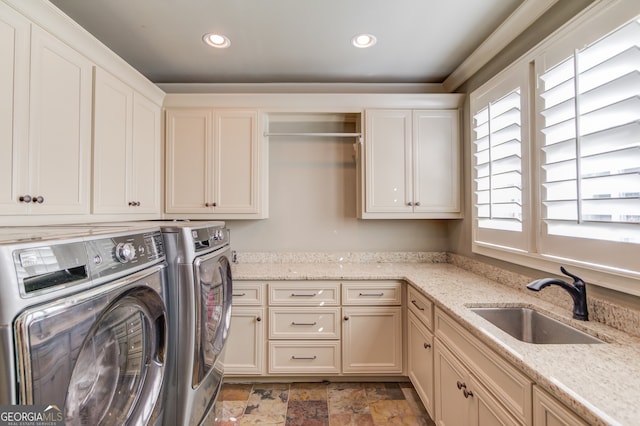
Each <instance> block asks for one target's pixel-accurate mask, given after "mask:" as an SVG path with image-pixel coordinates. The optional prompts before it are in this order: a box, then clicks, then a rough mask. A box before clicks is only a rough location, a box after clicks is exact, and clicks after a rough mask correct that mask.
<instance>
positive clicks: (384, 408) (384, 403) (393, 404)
mask: <svg viewBox="0 0 640 426" xmlns="http://www.w3.org/2000/svg"><path fill="white" fill-rule="evenodd" d="M370 406H371V416H372V417H373V422H374V424H376V425H417V424H418V419H417V417H416V415H415V414H414V413H413V410H412V409H411V407H410V406H409V403H408V402H407V401H406V400H402V401H397V400H380V401H373V402H371V404H370Z"/></svg>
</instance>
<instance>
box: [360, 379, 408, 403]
mask: <svg viewBox="0 0 640 426" xmlns="http://www.w3.org/2000/svg"><path fill="white" fill-rule="evenodd" d="M364 389H365V391H366V394H367V399H368V400H369V401H379V400H386V399H391V400H403V399H405V396H404V393H403V392H402V389H401V388H400V385H399V384H398V383H365V384H364Z"/></svg>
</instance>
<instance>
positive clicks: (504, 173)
mask: <svg viewBox="0 0 640 426" xmlns="http://www.w3.org/2000/svg"><path fill="white" fill-rule="evenodd" d="M509 75H510V77H505V78H500V79H498V80H497V81H496V83H497V84H495V85H492V84H490V85H488V86H487V87H486V88H485V90H484V91H483V92H482V93H481V94H477V93H476V95H477V96H474V97H472V110H473V111H475V113H474V114H473V117H472V140H473V147H474V150H473V163H474V170H473V185H474V196H475V199H474V212H475V218H474V220H475V226H474V230H475V239H476V241H482V242H485V243H488V244H495V245H499V246H502V247H508V248H511V249H518V250H525V249H526V248H527V239H526V238H525V234H524V228H523V221H525V220H528V216H529V215H528V214H527V209H528V206H527V201H528V197H527V195H526V193H525V192H524V191H523V188H526V185H527V177H526V175H525V172H526V170H528V168H527V166H526V161H527V159H528V156H527V150H528V146H529V144H528V137H527V135H528V126H527V121H526V119H525V116H524V114H523V107H525V108H526V101H527V99H528V94H527V93H528V89H527V84H526V79H523V78H522V76H523V75H526V69H514V70H509Z"/></svg>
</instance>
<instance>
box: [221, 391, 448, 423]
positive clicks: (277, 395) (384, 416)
mask: <svg viewBox="0 0 640 426" xmlns="http://www.w3.org/2000/svg"><path fill="white" fill-rule="evenodd" d="M215 410H216V420H215V423H214V425H215V426H231V425H283V426H294V425H305V426H316V425H330V426H347V425H354V426H370V425H371V426H377V425H385V426H386V425H427V426H435V423H434V422H433V420H431V418H430V417H429V414H428V413H427V412H426V410H425V408H424V406H423V405H422V403H421V402H420V399H419V398H418V395H417V394H416V391H415V389H414V388H413V387H412V386H411V383H408V382H406V383H346V382H345V383H342V382H335V383H334V382H322V383H291V384H289V383H275V384H274V383H269V384H253V385H252V384H229V383H225V384H224V385H223V387H222V391H221V392H220V394H219V395H218V400H217V402H216V407H215Z"/></svg>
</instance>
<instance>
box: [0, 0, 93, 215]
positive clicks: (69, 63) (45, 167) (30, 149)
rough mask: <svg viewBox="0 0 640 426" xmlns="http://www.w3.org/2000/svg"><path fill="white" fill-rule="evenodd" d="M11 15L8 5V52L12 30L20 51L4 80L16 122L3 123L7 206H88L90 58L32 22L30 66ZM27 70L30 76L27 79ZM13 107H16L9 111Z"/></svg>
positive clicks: (65, 209)
mask: <svg viewBox="0 0 640 426" xmlns="http://www.w3.org/2000/svg"><path fill="white" fill-rule="evenodd" d="M3 8H4V6H3ZM9 16H11V15H10V14H6V15H5V14H4V12H3V17H2V20H1V22H2V47H1V49H2V50H3V51H4V52H3V55H6V54H7V53H9V52H10V51H11V38H12V35H11V33H12V32H13V37H15V38H14V42H13V43H14V48H15V49H16V50H15V52H14V53H15V56H11V55H7V56H4V57H13V58H14V61H13V63H12V64H11V63H10V64H7V65H4V64H5V63H4V62H3V65H2V84H4V85H6V86H7V89H8V90H9V92H8V93H13V95H14V102H11V101H10V99H11V97H10V96H6V97H5V96H3V100H2V101H1V102H3V103H4V104H3V105H2V108H3V112H2V113H1V114H0V116H1V117H2V118H0V119H2V120H3V121H7V125H8V126H9V128H12V130H8V129H7V128H5V127H4V126H3V130H2V131H3V132H9V134H8V135H3V136H7V138H6V139H5V137H3V138H2V142H0V143H2V144H3V152H8V153H11V155H8V156H5V155H3V156H2V157H3V159H2V160H1V161H3V162H4V163H6V164H3V167H2V185H1V186H2V189H1V196H2V200H1V201H2V204H3V209H2V212H3V213H4V214H17V213H29V214H85V213H88V210H89V190H90V187H89V182H90V166H91V164H90V158H91V157H90V156H91V95H92V93H91V91H92V64H91V63H90V62H89V61H88V60H87V59H86V58H84V57H83V56H82V55H80V54H79V53H78V52H76V51H75V50H74V49H72V48H70V47H69V46H68V45H66V44H64V43H62V42H61V41H59V40H58V39H56V38H55V37H53V36H51V35H50V34H49V33H47V32H45V31H44V30H42V29H40V28H38V27H36V26H35V25H34V26H32V28H31V49H30V51H31V57H30V60H31V62H30V67H29V63H28V62H27V63H26V64H25V62H24V61H25V58H24V55H25V54H26V52H29V47H28V46H26V47H25V44H24V43H25V37H26V36H25V33H24V28H25V27H24V25H23V23H19V25H17V26H15V27H14V28H13V30H12V29H11V27H10V25H11V24H9V26H8V25H7V21H8V20H7V19H6V17H9ZM16 22H17V21H16ZM12 66H13V67H14V73H15V74H14V75H13V76H11V70H10V68H11V67H12ZM22 76H29V80H28V82H25V81H23V80H22V78H23V77H22ZM11 80H13V82H11ZM12 86H13V87H12ZM27 92H28V93H29V96H27ZM3 93H4V92H3ZM27 99H28V104H26V105H25V104H24V103H26V102H27V101H26V100H27ZM23 102H24V103H23ZM11 104H13V105H11ZM11 107H13V109H12V110H9V111H13V114H12V113H11V112H5V108H11ZM9 117H11V119H9ZM9 121H12V127H11V125H10V124H9ZM5 129H6V130H5ZM11 133H12V134H11ZM27 135H28V137H27ZM5 145H7V146H5ZM4 149H6V151H4ZM5 166H6V167H5Z"/></svg>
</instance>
